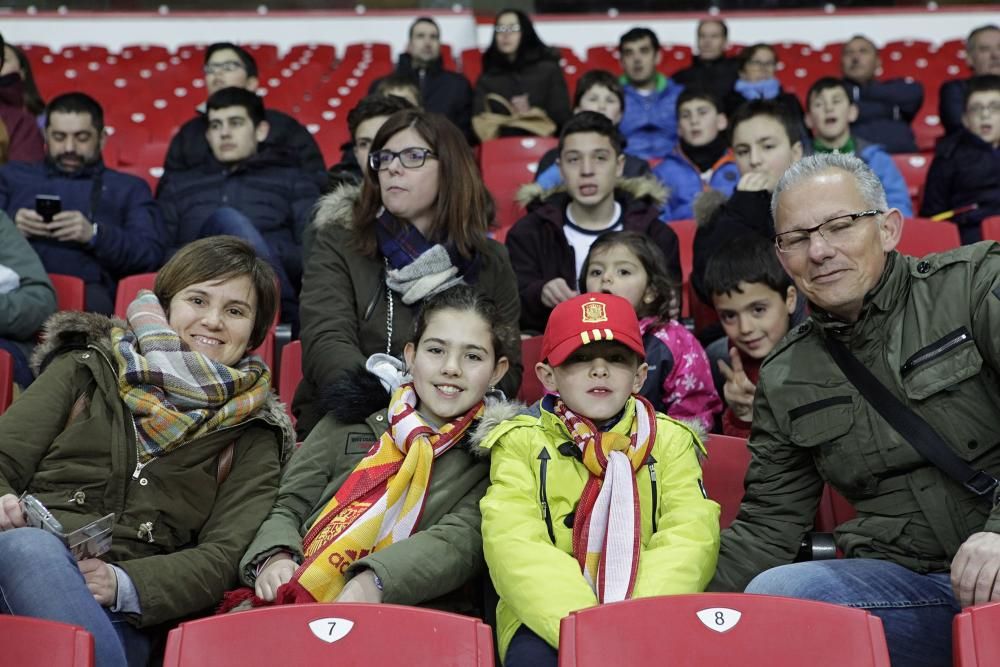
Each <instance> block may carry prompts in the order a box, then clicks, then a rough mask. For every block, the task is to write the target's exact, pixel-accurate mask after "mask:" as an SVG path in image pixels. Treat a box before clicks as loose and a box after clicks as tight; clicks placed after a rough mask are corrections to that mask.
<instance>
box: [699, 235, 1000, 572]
mask: <svg viewBox="0 0 1000 667" xmlns="http://www.w3.org/2000/svg"><path fill="white" fill-rule="evenodd" d="M998 332H1000V246H998V245H996V244H993V243H978V244H975V245H972V246H966V247H963V248H960V249H957V250H953V251H950V252H946V253H941V254H935V255H929V256H927V257H925V258H923V259H918V258H915V257H906V256H903V255H900V254H898V253H896V252H892V253H891V254H890V255H889V256H888V261H887V263H886V268H885V271H884V273H883V275H882V277H881V279H880V282H879V283H878V285H876V287H875V288H874V289H873V290H872V291H871V292H870V293H869V294H868V295H867V296H866V298H865V303H864V306H863V309H862V311H861V315H860V317H859V319H858V321H857V322H856V323H854V324H845V323H844V322H841V321H838V320H836V319H834V318H832V317H831V316H829V315H828V314H826V313H823V312H821V311H814V314H813V316H812V317H811V318H810V319H809V320H808V321H806V322H805V323H804V324H802V325H800V326H798V327H796V328H795V329H794V330H792V331H791V332H790V333H789V335H788V336H786V338H785V340H784V341H783V342H782V343H780V344H779V345H778V346H777V347H776V348H775V349H774V351H773V352H772V353H771V355H770V356H769V357H768V358H767V360H766V361H765V362H764V364H763V366H762V367H761V371H760V382H759V383H758V384H757V391H756V395H755V399H754V415H753V427H752V430H751V433H750V450H751V453H752V459H751V462H750V468H749V470H748V471H747V476H746V482H745V485H746V495H745V497H744V499H743V504H742V505H741V507H740V512H739V516H738V517H737V520H736V521H735V522H734V523H733V524H732V526H731V527H730V528H729V529H727V530H725V531H723V533H722V546H721V550H720V554H719V564H718V569H717V571H716V575H715V579H714V580H713V582H712V585H711V587H710V588H711V589H714V590H743V588H744V587H745V586H746V584H747V583H748V582H749V580H750V579H751V578H752V577H754V576H755V575H756V574H758V573H759V572H761V571H763V570H765V569H768V568H770V567H774V566H777V565H783V564H786V563H790V562H792V560H793V559H794V557H795V554H796V551H797V550H798V548H799V542H800V539H801V537H802V535H803V534H804V533H805V532H807V531H808V530H810V529H811V528H812V522H813V517H814V515H815V513H816V507H817V504H818V501H819V498H820V493H821V491H822V485H823V482H824V481H826V482H828V483H829V484H830V485H831V486H832V487H833V488H834V489H836V490H837V491H838V492H839V493H841V494H842V495H843V496H844V497H845V498H846V499H847V500H848V501H850V502H851V504H852V505H853V506H854V507H855V508H856V510H857V517H856V518H855V519H852V520H850V521H848V522H846V523H844V524H843V525H841V526H840V527H839V528H838V529H837V531H836V541H837V546H838V547H839V548H840V549H841V550H843V552H844V554H845V555H846V556H847V557H849V558H852V557H853V558H879V559H884V560H889V561H892V562H895V563H898V564H900V565H903V566H905V567H907V568H910V569H912V570H914V571H916V572H921V573H927V572H947V571H948V570H949V569H950V562H951V559H952V557H954V555H955V552H956V551H957V550H958V548H959V547H960V546H961V545H962V543H963V542H964V541H965V540H966V539H967V538H968V537H969V536H970V535H971V534H972V533H975V532H980V531H993V532H1000V509H998V508H996V507H994V506H993V502H992V501H993V499H992V498H990V497H986V498H984V497H980V496H977V495H975V494H973V493H972V492H971V491H969V490H967V489H966V488H964V487H963V486H962V485H960V484H958V483H956V482H954V481H952V480H951V479H950V478H949V477H947V476H946V475H945V474H944V473H942V472H941V471H939V470H938V469H937V468H936V467H935V466H934V465H933V464H931V463H930V462H928V461H927V460H925V459H924V458H923V457H922V456H921V455H920V454H919V453H918V452H917V451H916V450H915V449H914V448H913V447H912V446H911V445H910V444H909V443H908V442H906V441H905V440H904V439H903V437H902V436H900V435H899V434H898V433H897V432H896V431H895V430H893V429H892V427H890V426H889V425H888V423H886V422H885V421H884V420H883V419H882V417H881V416H879V415H878V413H877V412H876V411H875V409H874V408H873V407H872V406H871V405H870V404H869V403H868V402H867V401H866V400H865V399H864V398H863V397H862V396H861V395H860V393H859V392H858V390H857V389H856V388H855V386H854V385H853V384H852V383H851V382H850V381H848V380H847V378H846V377H845V376H844V374H843V373H842V372H841V371H840V369H839V368H838V367H837V365H836V363H835V362H834V361H833V359H832V357H831V356H830V354H829V353H828V352H827V350H826V347H825V345H824V342H823V339H824V337H825V336H833V337H836V338H838V339H840V340H841V341H842V342H843V343H844V344H845V345H846V346H847V347H848V348H849V349H850V351H851V352H852V353H853V354H854V355H855V356H856V357H857V358H858V359H859V360H860V361H861V362H862V363H863V364H864V365H865V366H866V367H867V368H868V369H870V370H871V372H872V373H873V374H874V375H875V376H876V377H877V378H878V379H879V381H880V382H882V383H883V384H884V385H885V386H886V387H888V388H889V390H890V391H892V392H893V394H895V395H896V396H897V397H898V398H899V399H900V400H901V401H902V402H903V403H904V404H905V405H907V407H909V408H911V409H912V410H914V411H916V412H917V413H918V414H919V415H920V416H921V417H923V418H924V419H925V420H926V421H927V422H928V423H929V424H930V425H931V426H932V427H933V428H934V429H935V430H936V431H937V432H938V433H939V434H940V435H941V436H942V437H943V438H944V439H945V440H946V441H947V442H948V444H949V445H950V446H951V447H952V449H953V450H954V451H955V453H957V454H958V455H959V456H960V457H961V458H962V459H964V460H965V461H967V462H968V463H969V464H970V465H971V466H972V467H973V468H976V469H980V470H986V471H988V472H990V473H991V474H993V475H994V476H1000V437H998V435H997V434H998V433H1000V386H998V381H997V380H998V371H1000V335H998Z"/></svg>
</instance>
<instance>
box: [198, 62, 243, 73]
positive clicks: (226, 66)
mask: <svg viewBox="0 0 1000 667" xmlns="http://www.w3.org/2000/svg"><path fill="white" fill-rule="evenodd" d="M238 69H246V68H245V67H244V66H243V63H241V62H240V61H238V60H227V61H225V62H221V63H207V64H206V65H205V67H204V70H205V74H215V73H216V72H235V71H236V70H238Z"/></svg>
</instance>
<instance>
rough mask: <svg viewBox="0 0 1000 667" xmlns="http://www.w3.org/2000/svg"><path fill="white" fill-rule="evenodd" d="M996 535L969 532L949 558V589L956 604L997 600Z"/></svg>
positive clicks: (999, 549)
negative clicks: (950, 558) (952, 592)
mask: <svg viewBox="0 0 1000 667" xmlns="http://www.w3.org/2000/svg"><path fill="white" fill-rule="evenodd" d="M998 572H1000V535H998V534H997V533H973V534H972V535H970V536H969V539H967V540H966V541H965V542H963V543H962V546H961V547H959V548H958V553H956V554H955V558H954V559H952V561H951V588H952V590H953V591H954V592H955V597H956V598H958V602H959V604H961V605H962V606H963V607H969V606H971V605H974V604H983V603H984V602H990V601H991V600H1000V586H996V583H997V573H998Z"/></svg>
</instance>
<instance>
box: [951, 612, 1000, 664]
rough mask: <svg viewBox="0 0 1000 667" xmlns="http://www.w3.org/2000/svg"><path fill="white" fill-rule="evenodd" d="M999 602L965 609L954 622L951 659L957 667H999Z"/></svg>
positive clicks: (952, 626)
mask: <svg viewBox="0 0 1000 667" xmlns="http://www.w3.org/2000/svg"><path fill="white" fill-rule="evenodd" d="M998 625H1000V602H990V603H988V604H981V605H977V606H975V607H966V608H965V610H964V611H962V613H961V614H958V615H957V616H955V618H954V620H953V621H952V625H951V629H952V658H953V664H954V665H955V667H992V666H993V665H1000V634H997V627H998Z"/></svg>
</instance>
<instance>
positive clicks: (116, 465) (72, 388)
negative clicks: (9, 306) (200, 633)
mask: <svg viewBox="0 0 1000 667" xmlns="http://www.w3.org/2000/svg"><path fill="white" fill-rule="evenodd" d="M115 325H117V326H122V327H124V326H125V324H124V322H121V321H116V320H112V319H110V318H108V317H105V316H101V315H96V314H91V313H79V312H65V313H57V314H56V315H54V316H53V317H52V318H51V319H50V320H49V322H48V324H47V325H46V342H45V343H43V344H42V345H40V346H39V348H38V349H37V350H36V351H35V356H34V359H33V363H34V368H35V372H36V373H39V375H38V379H37V380H35V382H34V383H32V385H31V387H29V388H28V390H27V391H26V392H25V393H23V394H22V395H21V396H20V397H19V398H18V399H17V400H16V401H14V403H13V405H11V407H10V408H9V409H8V411H7V412H5V413H4V415H3V416H2V417H0V495H4V494H8V493H13V494H17V495H20V494H21V493H22V492H28V493H31V494H33V495H34V496H35V497H36V498H38V499H39V500H40V501H41V502H42V503H43V504H44V505H45V506H46V507H48V508H49V510H51V512H52V514H53V515H54V516H55V518H56V519H58V520H59V521H60V522H61V523H62V525H63V527H64V528H65V530H66V531H72V530H76V529H77V528H80V527H81V526H84V525H86V524H87V523H90V522H91V521H94V520H95V519H98V518H100V517H103V516H104V515H106V514H109V513H114V515H115V523H114V529H113V534H112V544H111V550H110V552H108V553H106V554H105V555H104V556H102V557H101V558H102V560H105V561H106V562H108V563H111V564H113V565H116V566H118V567H120V568H121V569H122V570H124V571H125V572H126V573H127V574H128V576H129V578H130V579H131V580H132V583H133V585H134V587H135V589H136V593H137V594H138V598H139V604H140V607H141V613H140V614H138V615H132V616H131V617H130V619H129V620H130V621H131V622H132V623H134V624H135V625H137V626H140V627H148V626H153V625H157V624H160V623H164V622H167V621H171V620H175V619H178V618H181V617H183V616H186V615H189V614H193V613H196V612H199V611H202V610H205V609H208V608H211V607H213V606H214V605H215V604H216V603H218V601H219V600H220V599H221V598H222V594H223V593H224V592H225V591H226V590H227V589H230V588H232V587H233V586H234V585H235V584H236V581H237V566H238V564H239V559H240V556H242V555H243V552H244V551H245V550H246V546H247V545H248V544H249V543H250V540H251V539H252V538H253V535H254V531H256V530H257V527H258V526H259V525H260V523H261V521H263V520H264V518H265V517H266V516H267V512H268V510H269V509H270V507H271V504H272V502H273V501H274V497H275V494H276V492H277V488H278V479H279V475H280V473H279V468H280V462H281V460H282V458H283V456H284V454H285V453H286V452H289V451H290V450H291V447H292V446H293V445H294V438H293V435H294V434H293V432H292V428H291V424H290V422H289V420H288V417H287V416H286V415H285V414H284V410H283V408H282V407H281V405H280V404H279V403H278V402H277V401H276V400H275V399H273V398H269V399H268V401H267V402H266V403H265V404H264V405H263V406H262V407H261V408H260V409H259V410H258V411H257V412H256V413H255V414H254V415H253V416H251V417H250V418H249V419H247V420H246V421H244V422H243V423H242V424H240V425H238V426H234V427H229V428H225V429H220V430H218V431H215V432H213V433H210V434H208V435H205V436H203V437H200V438H198V439H197V440H194V441H191V442H189V443H186V444H184V445H182V446H181V447H179V448H177V449H175V450H173V451H171V452H170V453H169V454H166V455H165V456H162V457H160V458H157V459H154V460H153V461H152V462H150V463H148V464H146V465H145V466H144V467H142V468H141V469H139V468H138V466H137V465H136V463H137V450H138V445H137V443H136V433H135V426H134V424H133V422H132V417H131V414H130V413H129V411H128V409H127V407H126V406H125V404H124V402H123V401H122V400H121V398H120V396H119V393H118V374H117V371H116V362H115V361H114V356H113V354H112V351H111V343H110V334H111V327H112V326H115ZM42 369H44V372H41V371H42ZM74 414H76V416H75V417H74V418H71V416H72V415H74ZM230 443H232V444H233V449H232V467H231V468H230V471H229V473H228V475H225V476H224V480H223V481H222V482H221V483H220V482H219V479H220V477H221V475H220V474H219V472H218V467H219V464H220V454H222V452H223V451H224V450H226V449H227V448H228V446H229V445H230Z"/></svg>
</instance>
